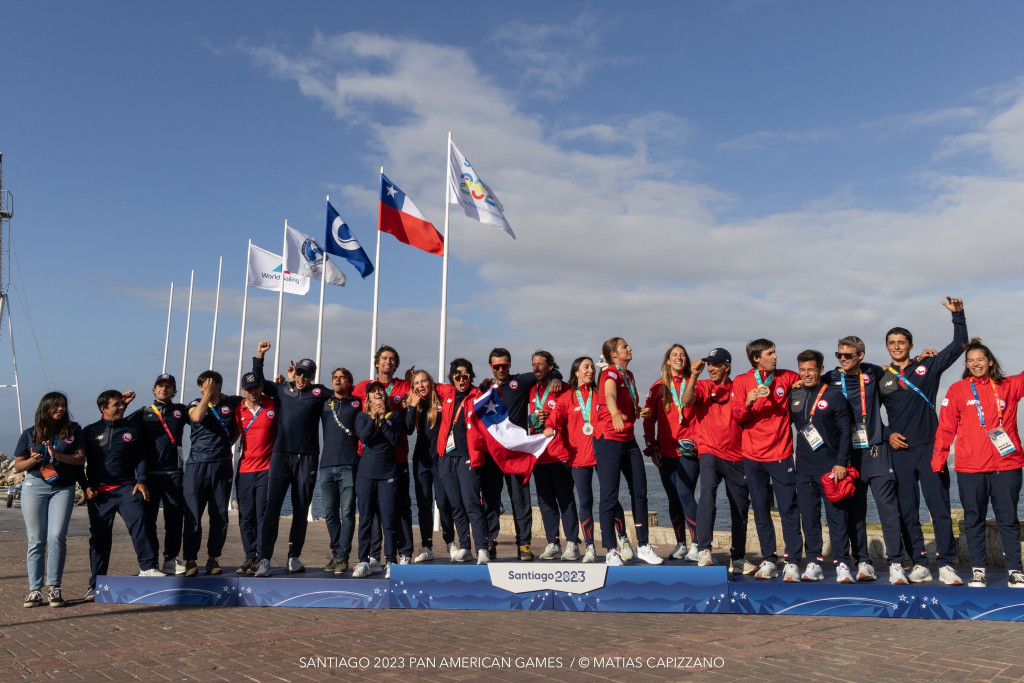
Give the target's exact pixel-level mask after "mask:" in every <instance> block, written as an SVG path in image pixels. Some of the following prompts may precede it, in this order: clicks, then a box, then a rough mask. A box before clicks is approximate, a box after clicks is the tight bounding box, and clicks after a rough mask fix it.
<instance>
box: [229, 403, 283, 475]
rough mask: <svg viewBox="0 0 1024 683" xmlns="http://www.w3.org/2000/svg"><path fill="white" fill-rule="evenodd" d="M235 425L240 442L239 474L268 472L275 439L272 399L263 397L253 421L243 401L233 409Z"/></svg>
mask: <svg viewBox="0 0 1024 683" xmlns="http://www.w3.org/2000/svg"><path fill="white" fill-rule="evenodd" d="M235 424H237V425H238V433H239V438H240V439H241V440H242V457H241V458H240V459H239V460H238V472H239V474H248V473H250V472H262V471H264V470H269V469H270V453H271V451H273V450H274V439H276V438H277V416H276V415H275V414H274V399H272V398H270V397H269V396H264V397H263V402H262V403H261V404H260V409H259V412H258V414H257V415H256V416H255V419H253V413H252V411H251V410H249V408H248V407H247V406H246V405H245V401H242V402H241V403H239V404H238V407H237V408H235ZM246 427H248V430H247V429H246Z"/></svg>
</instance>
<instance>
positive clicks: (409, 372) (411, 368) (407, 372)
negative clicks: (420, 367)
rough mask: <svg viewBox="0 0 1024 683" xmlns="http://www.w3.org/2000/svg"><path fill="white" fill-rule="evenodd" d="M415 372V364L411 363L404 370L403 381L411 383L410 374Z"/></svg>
mask: <svg viewBox="0 0 1024 683" xmlns="http://www.w3.org/2000/svg"><path fill="white" fill-rule="evenodd" d="M415 374H416V366H415V365H413V366H412V367H410V368H409V369H408V370H406V371H405V381H406V382H408V383H409V384H412V376H413V375H415Z"/></svg>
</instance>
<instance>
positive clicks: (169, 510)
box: [145, 470, 185, 558]
mask: <svg viewBox="0 0 1024 683" xmlns="http://www.w3.org/2000/svg"><path fill="white" fill-rule="evenodd" d="M183 478H184V473H183V472H182V471H181V470H170V471H167V472H147V473H146V488H147V489H149V501H148V502H146V503H145V508H146V517H145V519H146V531H147V532H148V533H149V535H150V543H151V544H152V545H153V547H154V548H155V549H156V552H157V555H159V554H160V539H159V537H158V534H157V531H156V521H157V518H158V517H159V516H160V505H161V503H162V504H163V508H164V557H165V558H172V557H177V556H178V553H180V552H181V534H182V530H183V529H184V524H185V490H184V484H183Z"/></svg>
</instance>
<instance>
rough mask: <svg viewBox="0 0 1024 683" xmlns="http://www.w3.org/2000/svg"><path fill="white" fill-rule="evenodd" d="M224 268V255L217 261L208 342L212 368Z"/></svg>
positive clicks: (215, 348) (215, 349)
mask: <svg viewBox="0 0 1024 683" xmlns="http://www.w3.org/2000/svg"><path fill="white" fill-rule="evenodd" d="M223 268H224V257H223V256H221V257H220V261H218V262H217V298H216V299H214V301H213V341H212V342H210V369H211V370H213V356H214V353H215V352H216V351H217V314H218V313H219V312H220V274H221V271H222V270H223Z"/></svg>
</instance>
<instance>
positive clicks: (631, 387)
mask: <svg viewBox="0 0 1024 683" xmlns="http://www.w3.org/2000/svg"><path fill="white" fill-rule="evenodd" d="M615 369H616V370H618V371H619V374H620V375H622V381H623V383H625V385H626V390H627V391H629V397H630V398H631V399H633V410H639V408H640V399H639V397H638V395H637V393H636V384H635V383H634V382H633V380H632V379H630V377H629V375H627V374H626V371H625V370H623V369H622V368H620V367H619V365H618V363H616V364H615Z"/></svg>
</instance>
